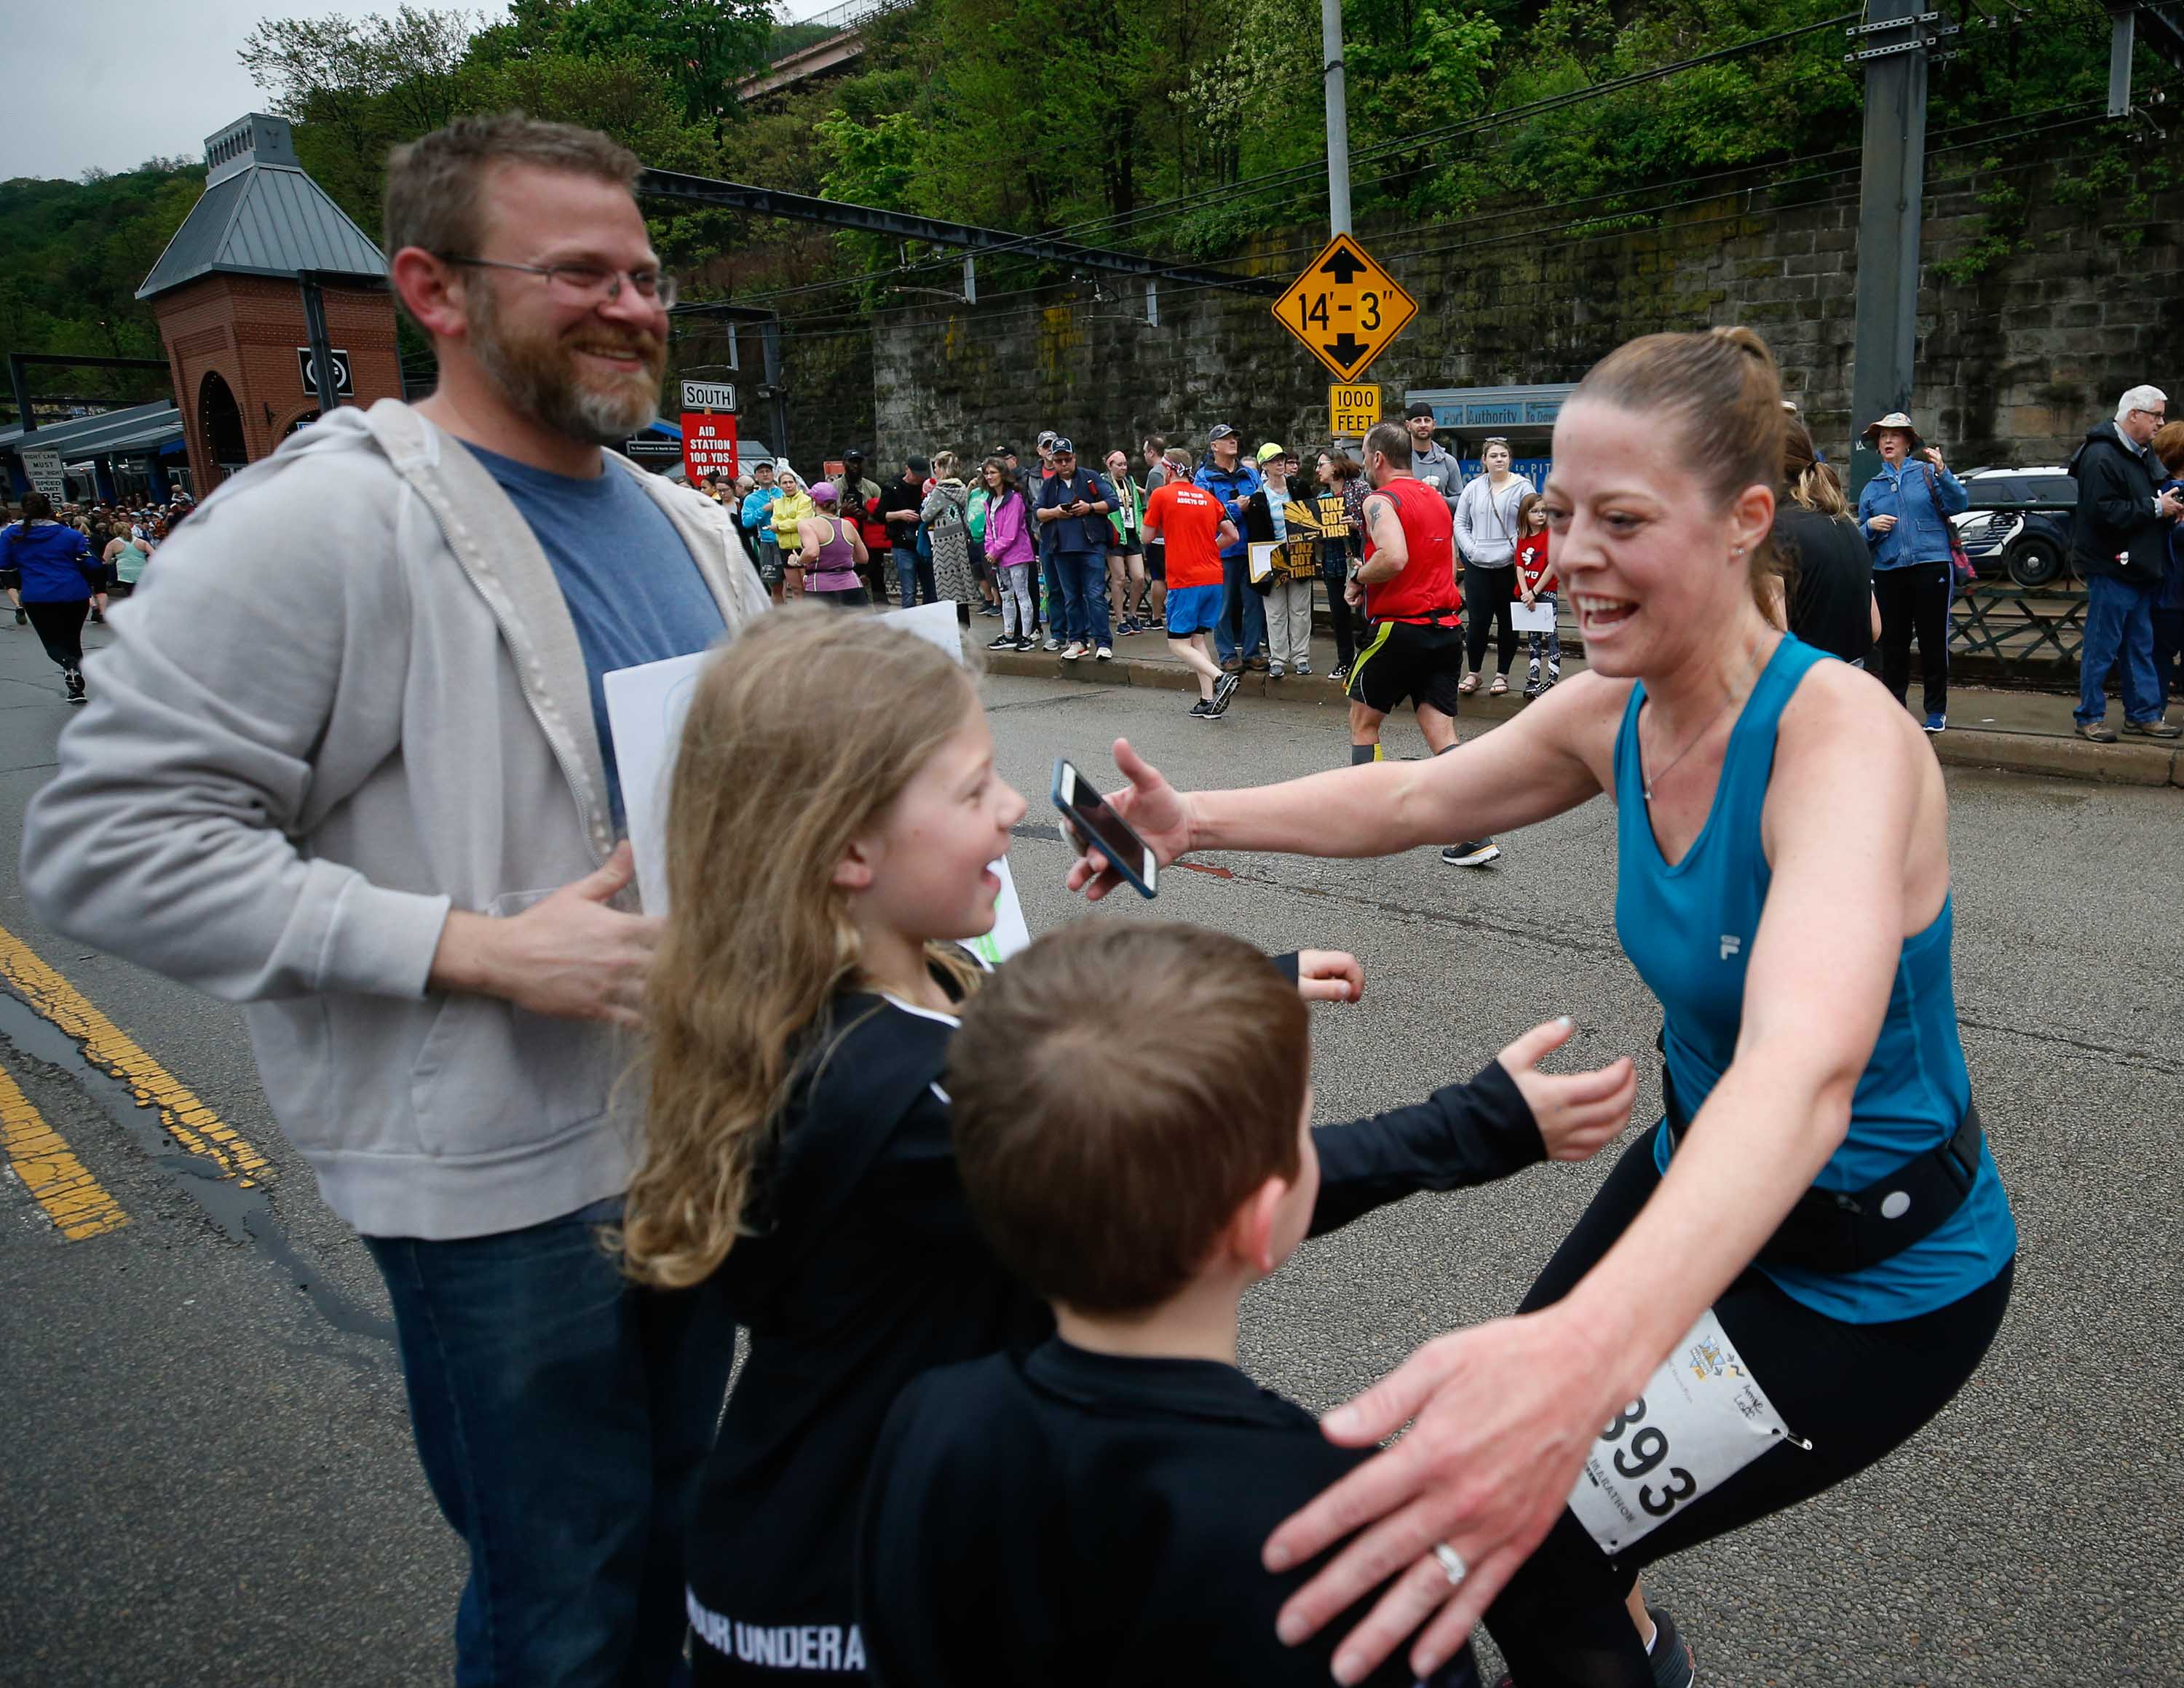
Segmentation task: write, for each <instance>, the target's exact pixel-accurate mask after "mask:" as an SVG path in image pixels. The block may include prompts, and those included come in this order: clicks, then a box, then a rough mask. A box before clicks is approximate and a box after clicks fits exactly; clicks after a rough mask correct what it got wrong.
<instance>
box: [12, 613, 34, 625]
mask: <svg viewBox="0 0 2184 1688" xmlns="http://www.w3.org/2000/svg"><path fill="white" fill-rule="evenodd" d="M30 619H31V618H30V617H29V616H26V615H25V614H24V613H23V611H21V610H17V611H16V612H15V625H16V626H17V627H21V626H23V625H24V624H25V622H27V621H29V620H30Z"/></svg>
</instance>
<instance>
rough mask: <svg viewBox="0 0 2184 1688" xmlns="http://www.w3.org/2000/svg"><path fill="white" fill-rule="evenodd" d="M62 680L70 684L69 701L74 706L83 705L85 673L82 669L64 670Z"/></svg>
mask: <svg viewBox="0 0 2184 1688" xmlns="http://www.w3.org/2000/svg"><path fill="white" fill-rule="evenodd" d="M61 678H62V679H63V680H64V681H65V682H67V683H68V700H69V701H70V703H72V704H80V703H81V702H82V701H83V700H84V699H83V671H82V670H81V669H80V668H69V669H64V670H63V671H62V673H61Z"/></svg>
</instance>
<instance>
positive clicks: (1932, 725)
mask: <svg viewBox="0 0 2184 1688" xmlns="http://www.w3.org/2000/svg"><path fill="white" fill-rule="evenodd" d="M1948 724H1949V718H1948V716H1945V715H1943V714H1942V712H1941V710H1934V711H1933V712H1932V713H1931V714H1930V715H1929V716H1927V717H1926V731H1927V732H1929V733H1940V732H1942V731H1943V730H1945V729H1946V728H1947V727H1948Z"/></svg>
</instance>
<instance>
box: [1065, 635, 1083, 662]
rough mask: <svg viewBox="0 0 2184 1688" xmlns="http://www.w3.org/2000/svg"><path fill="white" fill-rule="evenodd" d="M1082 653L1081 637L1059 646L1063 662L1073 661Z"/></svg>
mask: <svg viewBox="0 0 2184 1688" xmlns="http://www.w3.org/2000/svg"><path fill="white" fill-rule="evenodd" d="M1082 655H1084V641H1083V640H1082V639H1072V640H1070V642H1069V643H1067V644H1066V645H1064V646H1062V648H1061V660H1063V661H1064V662H1074V661H1076V660H1077V659H1078V657H1080V656H1082Z"/></svg>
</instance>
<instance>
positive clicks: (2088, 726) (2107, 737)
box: [2078, 721, 2116, 744]
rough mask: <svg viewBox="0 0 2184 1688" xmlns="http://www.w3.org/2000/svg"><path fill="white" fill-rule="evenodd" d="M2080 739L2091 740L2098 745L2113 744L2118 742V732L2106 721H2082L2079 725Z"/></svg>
mask: <svg viewBox="0 0 2184 1688" xmlns="http://www.w3.org/2000/svg"><path fill="white" fill-rule="evenodd" d="M2078 737H2079V738H2090V739H2092V741H2093V743H2094V744H2114V743H2115V742H2116V730H2115V728H2114V727H2110V726H2109V724H2108V723H2107V722H2106V721H2080V722H2079V723H2078Z"/></svg>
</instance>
